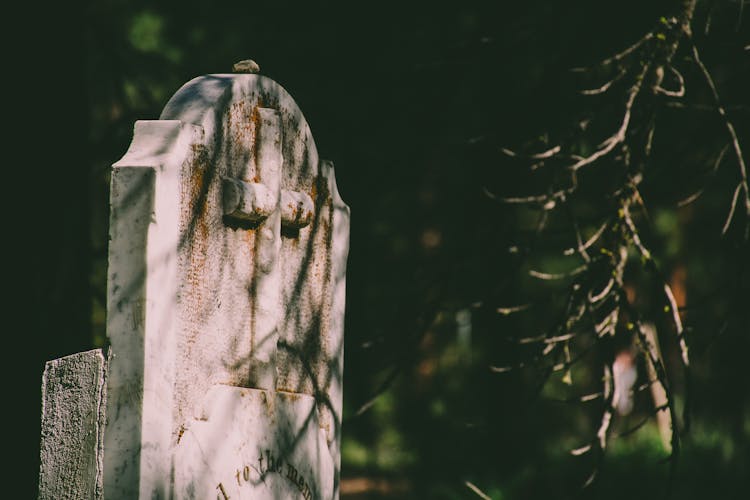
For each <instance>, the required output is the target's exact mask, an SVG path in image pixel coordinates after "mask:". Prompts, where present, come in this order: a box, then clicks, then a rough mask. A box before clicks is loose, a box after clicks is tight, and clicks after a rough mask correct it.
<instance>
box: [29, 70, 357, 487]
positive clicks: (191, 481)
mask: <svg viewBox="0 0 750 500" xmlns="http://www.w3.org/2000/svg"><path fill="white" fill-rule="evenodd" d="M348 238H349V208H348V207H347V206H346V205H345V204H344V202H343V201H342V200H341V198H340V196H339V194H338V190H337V188H336V183H335V178H334V173H333V167H332V165H331V163H330V162H327V161H325V160H320V159H319V158H318V153H317V150H316V146H315V142H314V140H313V137H312V134H311V132H310V128H309V126H308V124H307V122H306V121H305V118H304V117H303V115H302V112H301V111H300V109H299V107H298V106H297V104H296V103H295V101H294V100H293V99H292V97H291V96H290V95H289V94H288V93H287V92H286V91H285V90H284V89H283V88H282V87H281V86H280V85H279V84H277V83H276V82H274V81H273V80H271V79H269V78H266V77H264V76H261V75H258V74H215V75H207V76H202V77H199V78H196V79H194V80H192V81H190V82H188V83H187V84H185V85H184V86H183V87H182V88H181V89H180V90H179V91H178V92H177V93H176V94H175V95H174V96H173V97H172V98H171V99H170V101H169V102H168V103H167V104H166V107H165V108H164V110H163V112H162V114H161V116H160V119H159V120H147V121H138V122H136V124H135V130H134V137H133V141H132V143H131V145H130V147H129V149H128V151H127V152H126V153H125V155H124V156H123V158H122V159H121V160H119V161H118V162H116V163H115V164H114V165H113V168H112V181H111V216H110V245H109V271H108V286H107V294H108V303H107V311H108V313H107V336H108V339H109V344H110V345H109V354H108V357H107V363H106V367H105V370H104V377H103V379H104V380H105V381H106V383H105V384H104V385H106V391H100V392H102V394H103V396H102V397H100V399H101V400H102V401H104V400H106V405H105V410H106V411H104V413H106V417H105V418H104V420H105V424H104V426H103V438H102V437H101V436H100V434H101V432H99V433H97V434H96V436H98V439H103V441H102V442H101V443H100V446H98V447H97V446H96V445H95V446H94V448H95V449H97V450H99V451H98V453H99V455H98V456H97V457H94V459H93V462H94V463H95V464H99V465H98V468H97V469H96V470H95V471H94V472H95V475H94V476H93V477H91V478H89V480H88V482H86V484H87V485H90V484H92V482H93V485H94V486H93V488H94V490H93V491H98V493H97V495H98V496H97V498H105V499H120V498H141V499H152V498H164V499H166V498H176V499H193V498H195V499H205V498H217V499H219V500H225V499H242V498H253V499H286V498H290V499H291V498H304V499H332V498H333V499H335V498H338V475H339V470H340V453H339V450H340V439H341V415H342V375H343V317H344V299H345V272H346V259H347V253H348ZM88 377H89V378H92V377H91V376H90V375H88ZM80 378H86V377H80ZM92 380H94V379H93V378H92ZM101 380H102V378H99V379H96V380H95V381H94V386H97V385H96V384H97V383H98V384H99V385H98V386H101V385H102V383H101ZM96 381H99V382H96ZM98 386H97V387H98ZM53 387H54V384H53ZM53 387H50V382H49V380H47V383H46V386H45V389H44V392H45V394H47V393H50V392H51V391H52V389H53ZM89 392H91V391H89ZM94 392H95V391H94ZM98 424H101V418H100V419H99V420H97V425H98ZM48 425H49V424H48V423H44V424H43V443H44V441H45V438H44V427H45V426H48ZM97 429H99V427H96V428H95V429H94V431H93V432H95V431H96V430H97ZM45 461H46V462H49V459H45V457H44V456H43V457H42V462H43V464H42V472H41V473H40V498H53V497H54V496H46V495H50V493H49V492H48V491H44V490H43V488H42V486H41V485H42V484H43V482H44V481H43V480H44V479H45V478H44V476H45V473H47V474H49V471H48V470H47V472H45ZM89 475H90V474H89ZM47 482H49V481H47ZM45 484H46V483H45ZM97 485H99V486H98V488H99V489H98V490H97ZM87 487H88V488H89V490H90V489H91V486H87ZM87 491H88V490H87ZM102 495H103V496H102ZM54 498H59V497H54ZM70 498H76V496H75V495H74V496H71V497H70ZM81 498H91V496H81Z"/></svg>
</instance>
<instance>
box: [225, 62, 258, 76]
mask: <svg viewBox="0 0 750 500" xmlns="http://www.w3.org/2000/svg"><path fill="white" fill-rule="evenodd" d="M232 72H234V73H260V66H258V63H256V62H255V61H253V60H252V59H243V60H242V61H239V62H236V63H234V65H233V66H232Z"/></svg>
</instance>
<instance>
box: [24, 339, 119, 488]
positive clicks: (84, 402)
mask: <svg viewBox="0 0 750 500" xmlns="http://www.w3.org/2000/svg"><path fill="white" fill-rule="evenodd" d="M105 371H106V361H105V359H104V356H103V354H102V351H101V350H100V349H95V350H92V351H87V352H81V353H77V354H73V355H71V356H66V357H64V358H60V359H55V360H52V361H48V362H47V364H46V366H45V369H44V375H43V377H42V438H41V467H40V471H39V498H40V499H42V500H48V499H49V500H62V499H71V500H72V499H81V500H83V499H86V500H90V499H100V498H102V496H101V495H102V475H101V470H102V431H103V428H104V408H105V404H104V401H105V380H104V378H105V377H104V376H105Z"/></svg>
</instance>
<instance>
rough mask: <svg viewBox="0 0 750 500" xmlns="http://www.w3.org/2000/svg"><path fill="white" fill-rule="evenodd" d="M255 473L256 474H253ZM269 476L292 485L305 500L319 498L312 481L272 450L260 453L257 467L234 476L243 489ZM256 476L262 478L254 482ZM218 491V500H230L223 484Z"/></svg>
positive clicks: (240, 469) (239, 471) (237, 472)
mask: <svg viewBox="0 0 750 500" xmlns="http://www.w3.org/2000/svg"><path fill="white" fill-rule="evenodd" d="M253 472H255V473H256V474H253ZM269 474H278V475H279V476H282V477H283V478H284V479H286V480H287V481H289V482H290V483H292V484H293V485H294V487H295V488H296V489H297V490H299V492H300V494H301V495H302V498H304V499H305V500H312V499H313V498H317V497H315V496H314V495H313V491H314V488H313V487H312V484H311V483H310V481H309V480H305V478H304V477H303V476H302V474H301V473H300V471H299V470H298V469H297V468H296V467H295V466H294V465H292V464H290V463H289V462H288V461H285V460H284V459H283V458H282V457H280V456H279V455H274V454H273V453H272V452H271V450H265V454H264V453H263V452H260V453H259V457H258V463H257V467H256V466H255V465H249V464H248V465H245V466H243V467H242V468H239V469H236V470H235V472H234V475H233V476H234V478H235V480H236V481H237V486H239V487H242V486H245V485H247V484H257V482H260V481H264V478H266V477H268V476H269ZM255 475H258V476H260V479H259V480H257V481H254V480H253V477H254V476H255ZM216 490H217V497H216V498H217V500H230V497H229V495H228V494H227V488H226V487H225V486H224V484H223V483H219V484H217V485H216Z"/></svg>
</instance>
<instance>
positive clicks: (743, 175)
mask: <svg viewBox="0 0 750 500" xmlns="http://www.w3.org/2000/svg"><path fill="white" fill-rule="evenodd" d="M693 59H694V60H695V63H696V64H697V65H698V68H700V70H701V73H703V77H704V78H705V80H706V83H707V84H708V87H709V88H710V89H711V95H712V96H713V98H714V104H715V105H716V110H717V111H718V113H719V115H720V116H721V118H722V120H723V121H724V126H725V127H726V129H727V132H728V133H729V137H730V138H731V143H732V147H733V148H734V154H735V156H736V157H737V164H738V165H739V168H740V186H741V190H742V191H743V192H744V194H745V200H744V201H745V215H746V221H745V239H746V240H747V239H748V236H749V235H748V232H750V187H748V182H747V167H746V166H745V158H744V156H743V154H742V148H740V141H739V139H738V138H737V132H735V130H734V125H733V124H732V122H731V121H730V120H729V117H728V116H727V112H726V110H725V109H724V107H723V106H722V105H721V99H720V98H719V92H718V91H717V90H716V84H715V83H714V80H713V78H712V77H711V73H709V71H708V68H706V65H705V64H703V61H701V58H700V54H699V53H698V47H697V46H696V45H695V43H693ZM733 206H734V204H733ZM730 213H731V214H732V215H733V214H734V209H732V211H731V212H730ZM724 232H726V231H724Z"/></svg>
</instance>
